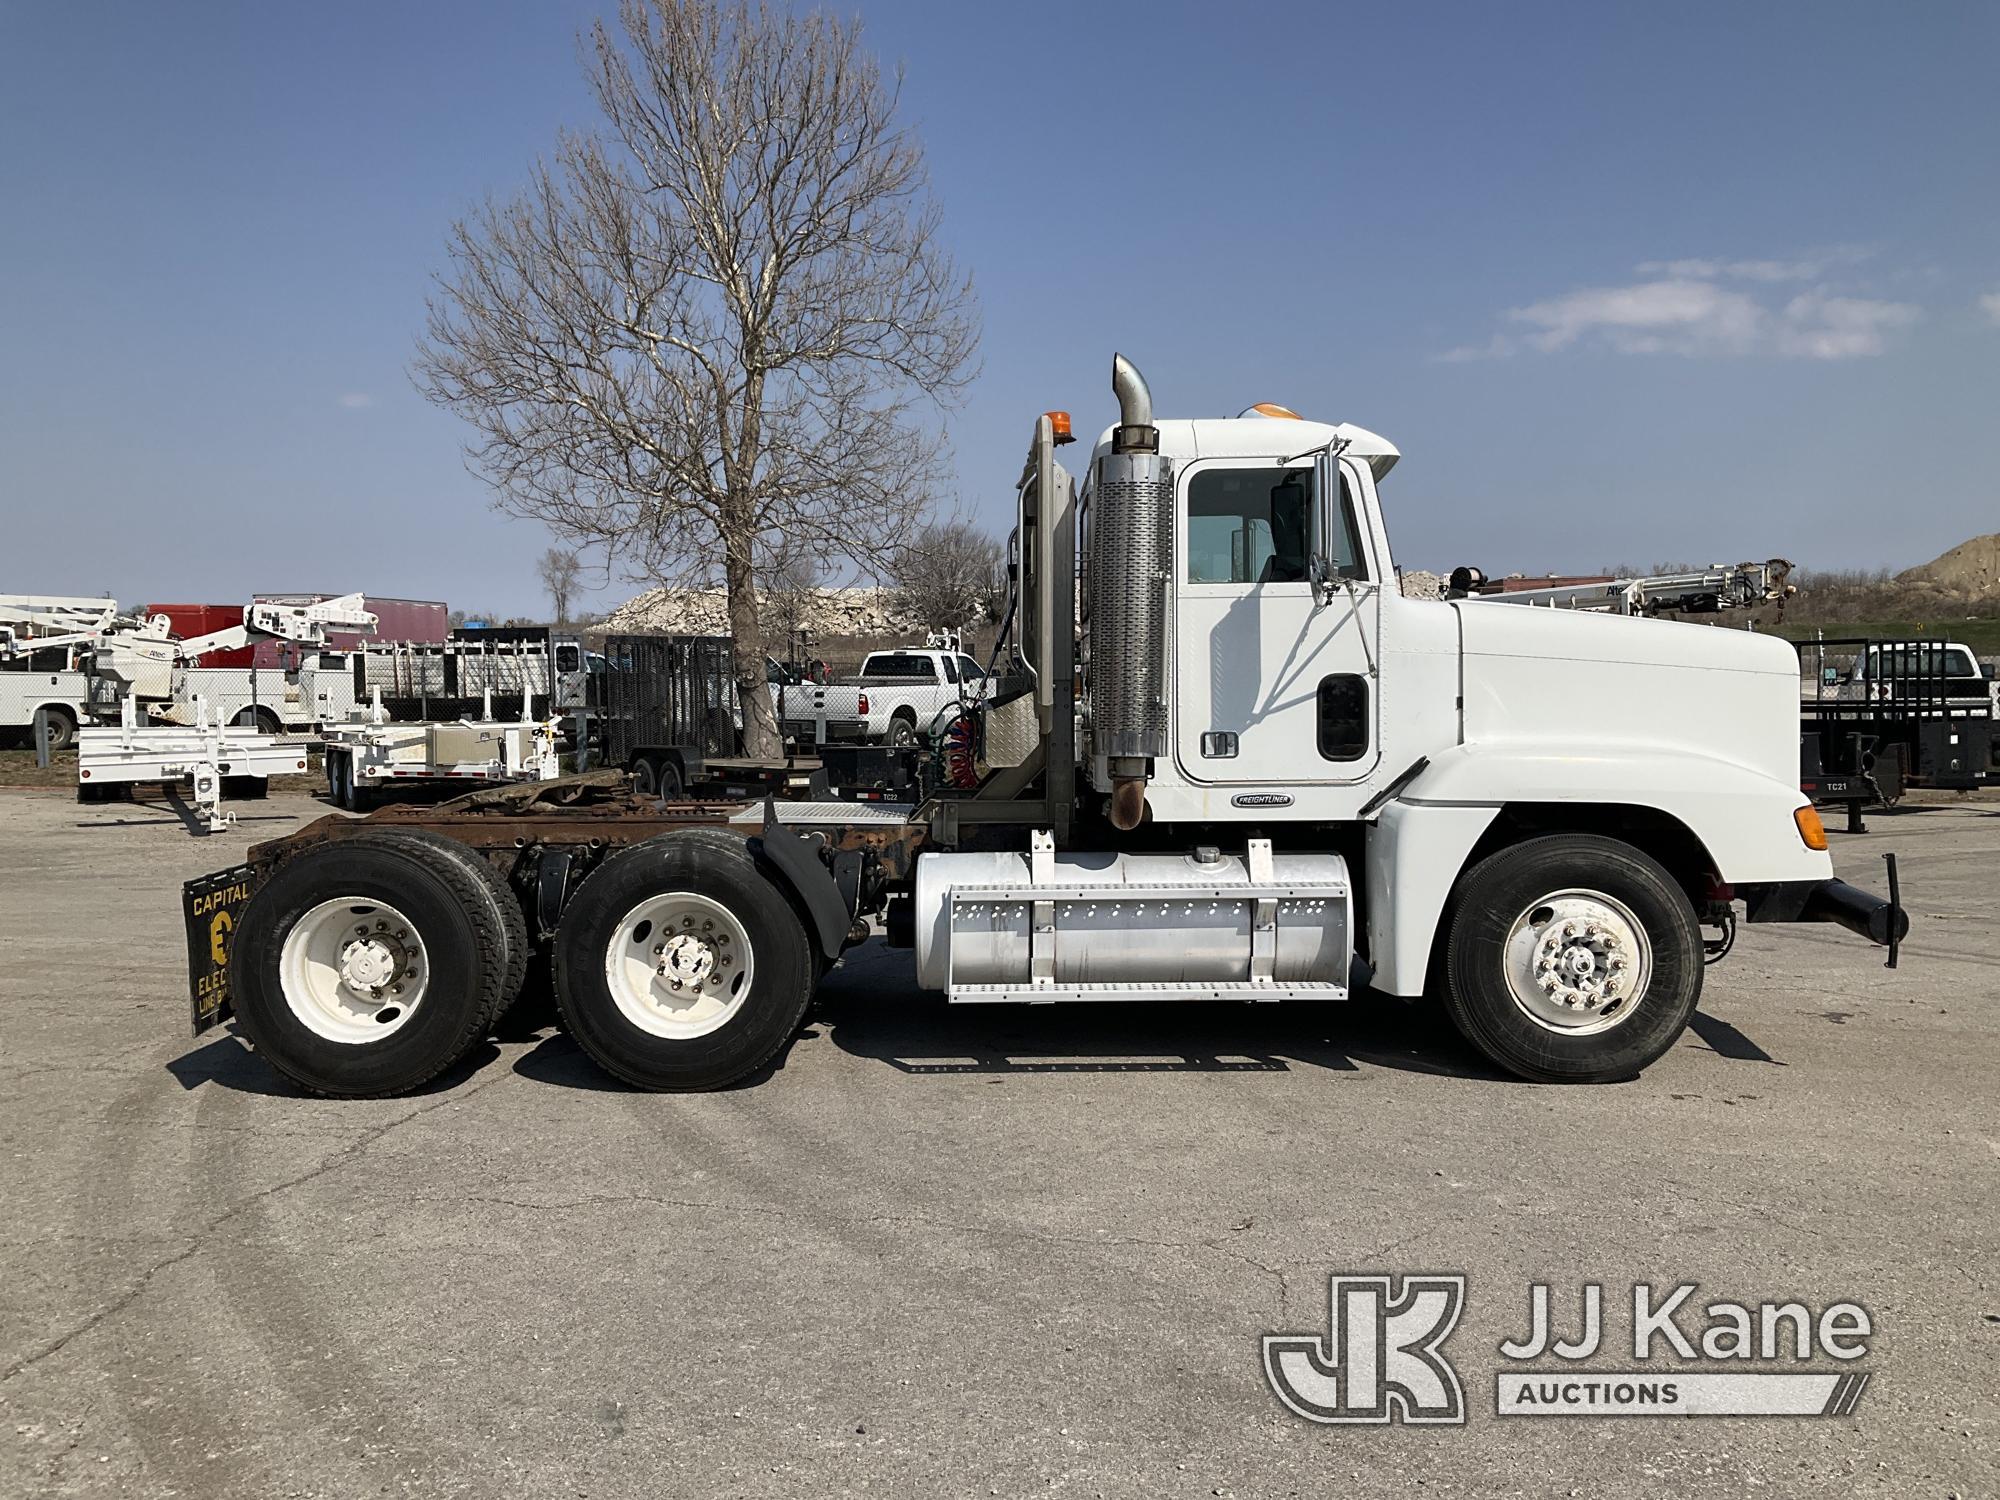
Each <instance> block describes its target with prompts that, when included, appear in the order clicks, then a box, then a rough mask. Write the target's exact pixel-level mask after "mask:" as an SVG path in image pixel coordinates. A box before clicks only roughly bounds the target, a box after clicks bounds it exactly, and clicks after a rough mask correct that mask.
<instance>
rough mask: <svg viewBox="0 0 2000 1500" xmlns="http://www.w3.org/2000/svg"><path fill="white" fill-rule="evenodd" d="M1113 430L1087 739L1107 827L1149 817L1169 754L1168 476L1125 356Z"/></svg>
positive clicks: (1102, 503) (1093, 566)
mask: <svg viewBox="0 0 2000 1500" xmlns="http://www.w3.org/2000/svg"><path fill="white" fill-rule="evenodd" d="M1111 390H1112V394H1113V395H1115V396H1116V397H1117V398H1118V426H1117V427H1115V428H1114V429H1113V430H1112V434H1111V451H1110V452H1109V453H1108V454H1106V455H1105V456H1104V457H1103V458H1101V459H1099V460H1098V463H1097V483H1096V486H1095V499H1094V502H1093V503H1094V505H1095V507H1096V512H1097V513H1096V519H1095V521H1094V522H1093V528H1092V537H1091V557H1090V600H1091V604H1090V608H1091V622H1090V631H1091V640H1090V648H1091V649H1090V659H1091V680H1092V688H1091V735H1092V741H1093V748H1094V750H1095V751H1096V753H1097V754H1099V755H1101V756H1103V757H1104V758H1105V770H1106V772H1107V773H1108V775H1109V776H1110V778H1111V824H1112V826H1113V827H1114V828H1118V829H1121V830H1130V829H1133V828H1137V827H1138V826H1139V823H1140V821H1141V820H1142V819H1143V818H1144V817H1145V814H1146V780H1147V778H1148V777H1149V776H1150V775H1151V774H1152V767H1151V764H1150V762H1151V761H1153V760H1154V759H1156V758H1158V757H1160V756H1164V755H1166V754H1167V694H1166V645H1167V590H1168V588H1169V586H1170V583H1171V578H1172V561H1173V506H1174V482H1173V471H1172V469H1171V468H1169V467H1168V465H1167V463H1166V461H1165V460H1164V459H1162V458H1161V457H1160V429H1159V428H1158V427H1156V426H1154V425H1153V393H1152V391H1151V390H1150V389H1149V388H1148V387H1147V385H1146V377H1145V376H1143V375H1141V374H1140V373H1139V369H1138V366H1136V365H1134V364H1133V363H1132V361H1130V360H1129V359H1127V358H1125V356H1124V355H1122V354H1118V355H1113V356H1112V360H1111Z"/></svg>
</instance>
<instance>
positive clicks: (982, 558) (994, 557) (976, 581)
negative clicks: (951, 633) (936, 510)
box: [890, 521, 1007, 630]
mask: <svg viewBox="0 0 2000 1500" xmlns="http://www.w3.org/2000/svg"><path fill="white" fill-rule="evenodd" d="M890 577H891V579H892V580H893V581H894V586H895V600H896V607H897V610H898V611H899V612H900V613H901V614H903V615H905V616H906V617H908V619H909V620H910V621H911V622H912V623H914V624H922V625H927V626H935V627H937V628H939V629H959V630H962V629H964V628H965V627H966V626H968V625H977V624H979V623H980V622H981V621H982V620H986V619H991V618H993V617H994V616H995V615H996V614H997V612H998V609H999V606H1000V604H1001V603H1002V602H1003V601H1004V600H1005V598H1006V591H1007V570H1006V563H1005V559H1004V557H1003V555H1002V552H1001V547H1000V543H999V542H997V541H995V540H994V539H993V538H992V537H990V536H988V535H986V533H985V532H983V531H981V530H979V529H978V528H977V527H975V526H973V525H972V524H971V523H969V522H966V521H949V522H937V523H933V524H931V525H929V526H926V527H924V528H923V529H922V530H921V531H919V532H918V533H917V534H916V536H915V537H913V538H912V539H911V540H910V542H909V543H908V544H907V545H906V546H904V547H903V548H902V549H901V551H900V552H899V553H898V554H897V556H896V559H895V561H894V563H893V564H892V565H891V567H890Z"/></svg>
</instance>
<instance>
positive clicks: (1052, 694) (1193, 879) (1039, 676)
mask: <svg viewBox="0 0 2000 1500" xmlns="http://www.w3.org/2000/svg"><path fill="white" fill-rule="evenodd" d="M1113 388H1114V390H1115V392H1116V394H1117V397H1118V403H1119V415H1118V420H1117V422H1116V423H1115V424H1114V425H1113V426H1111V427H1110V428H1109V429H1107V430H1106V431H1105V432H1104V433H1103V435H1102V436H1101V437H1100V438H1099V439H1098V441H1097V443H1096V445H1095V447H1094V450H1093V451H1092V453H1091V455H1090V458H1089V462H1088V464H1087V465H1086V466H1085V467H1084V479H1083V484H1082V487H1081V489H1080V490H1079V489H1078V487H1077V486H1076V484H1075V483H1074V482H1073V481H1072V478H1071V475H1070V474H1069V472H1068V471H1067V470H1066V469H1065V467H1064V466H1063V464H1062V463H1061V462H1060V461H1059V455H1060V449H1061V445H1062V444H1064V443H1065V442H1067V440H1068V438H1069V420H1068V417H1067V416H1066V415H1063V414H1060V413H1050V414H1045V415H1044V416H1043V417H1041V418H1040V419H1039V420H1038V421H1037V422H1036V424H1035V430H1034V435H1033V439H1032V442H1031V444H1030V447H1029V451H1028V459H1027V464H1026V468H1025V470H1024V472H1023V475H1022V478H1021V481H1020V484H1019V487H1018V490H1017V497H1016V522H1017V532H1016V548H1017V550H1016V556H1017V558H1018V564H1017V566H1016V568H1015V570H1014V590H1015V598H1014V607H1013V608H1011V609H1010V611H1009V616H1010V620H1011V622H1012V623H1011V627H1010V628H1011V629H1012V631H1013V632H1014V633H1015V640H1014V642H1013V644H1015V645H1018V647H1019V654H1020V658H1021V661H1022V663H1023V665H1024V668H1025V670H1026V672H1027V673H1028V674H1029V687H1028V691H1026V692H1023V693H1020V694H1018V695H1017V696H1013V697H1010V698H1008V699H1006V700H1005V701H1004V702H1000V701H999V700H998V699H997V698H996V699H995V700H994V704H993V706H989V707H987V708H986V709H984V710H983V713H984V717H985V720H986V725H985V730H986V732H985V735H984V743H985V746H986V750H985V754H984V756H983V758H982V760H981V761H980V762H979V764H978V771H979V774H978V777H977V780H976V784H975V785H973V786H971V787H967V788H958V787H949V786H947V787H942V788H939V789H937V790H933V791H930V792H929V793H927V794H925V795H924V796H923V797H922V799H921V800H919V801H915V802H903V803H880V802H878V803H873V804H868V805H861V804H857V803H855V802H851V801H845V800H838V799H828V798H824V797H818V798H812V799H807V800H795V801H794V800H786V799H784V798H781V797H779V796H777V795H772V796H769V797H767V798H765V799H764V800H763V801H762V803H761V805H760V804H757V803H741V804H732V803H727V802H716V801H703V800H698V799H697V800H688V799H676V800H673V801H668V800H665V799H662V798H659V797H657V796H655V797H645V796H640V795H635V794H634V793H633V791H632V790H631V786H630V783H629V781H628V780H626V779H625V778H623V777H622V776H618V775H616V774H614V773H600V774H599V775H597V776H593V777H584V778H578V779H573V780H558V781H554V782H544V783H541V784H539V785H536V786H532V787H520V788H506V789H498V790H494V791H489V792H485V793H480V794H476V795H474V796H473V797H469V798H465V799H461V800H459V801H457V802H453V803H446V804H443V805H442V806H437V807H430V808H422V809H417V808H399V809H392V810H386V811H383V812H380V813H377V814H375V815H374V816H373V817H370V818H365V819H358V820H349V819H344V818H333V819H322V820H321V821H319V822H317V823H314V824H311V825H309V826H308V827H306V828H304V829H301V830H299V831H297V832H296V833H293V834H291V835H289V836H287V837H285V838H281V839H277V840H273V841H271V842H268V843H264V844H261V845H258V846H256V847H254V848H253V849H252V850H251V851H250V854H249V858H248V860H247V862H246V863H244V864H242V865H238V866H236V867H233V868H231V869H228V870H223V871H220V872H218V873H217V874H215V875H212V876H209V877H206V878H205V879H203V880H199V881H196V882H193V883H192V884H190V885H189V886H188V887H187V892H186V898H187V912H186V915H187V922H188V928H189V952H190V955H191V964H192V969H193V973H192V976H191V983H192V988H193V993H194V1001H195V1015H196V1024H197V1027H200V1026H205V1025H208V1024H212V1023H213V1022H214V1021H216V1020H217V1019H219V1018H220V1017H221V1016H222V1015H223V1014H224V1013H226V1012H230V1011H233V1013H234V1015H235V1018H236V1021H237V1024H238V1026H239V1028H240V1031H241V1033H242V1035H244V1036H245V1037H247V1038H248V1039H249V1041H250V1042H251V1044H252V1045H253V1046H254V1047H255V1048H256V1050H257V1051H258V1052H259V1053H260V1054H261V1055H262V1056H263V1057H264V1058H266V1059H267V1060H268V1061H269V1062H270V1063H271V1065H272V1066H274V1067H275V1068H277V1069H278V1070H279V1071H281V1072H283V1073H285V1074H286V1075H287V1076H289V1077H291V1078H292V1079H294V1080H296V1081H297V1082H299V1083H300V1084H302V1085H304V1086H306V1087H308V1088H311V1089H316V1090H320V1091H322V1092H326V1093H332V1094H348V1095H355V1094H361V1095H367V1094H385V1093H394V1092H397V1091H401V1090H407V1089H410V1088H413V1087H416V1086H417V1085H419V1084H421V1083H422V1082H424V1081H425V1080H426V1079H428V1078H430V1077H432V1076H433V1075H435V1074H436V1073H437V1072H438V1071H440V1070H441V1069H443V1068H445V1067H447V1066H449V1065H450V1063H451V1062H452V1061H453V1060H455V1059H456V1058H458V1057H460V1056H461V1055H463V1054H464V1053H465V1052H466V1050H467V1049H468V1048H469V1047H471V1046H472V1045H473V1043H474V1042H475V1041H476V1040H477V1039H478V1038H480V1037H482V1036H484V1035H485V1034H486V1031H487V1029H488V1028H489V1027H490V1026H491V1025H492V1024H493V1022H494V1019H495V1017H496V1016H497V1015H498V1014H499V1013H500V1012H501V1011H502V1010H503V1009H504V1008H505V1007H506V1006H507V1005H508V1004H509V1003H510V1002H511V1001H512V999H513V997H514V995H515V993H516V992H517V991H518V990H519V988H520V986H521V984H522V979H523V975H524V973H525V972H526V970H527V967H528V960H529V957H530V954H531V952H532V951H533V950H534V949H536V948H543V949H546V950H548V957H549V965H550V969H551V972H552V974H553V979H554V985H555V991H556V998H557V1001H558V1004H559V1007H560V1010H561V1014H562V1018H563V1021H564V1024H565V1025H566V1026H567V1028H568V1029H569V1032H570V1034H571V1035H572V1036H573V1037H574V1039H575V1040H576V1042H577V1044H578V1045H579V1046H580V1047H582V1048H583V1050H584V1051H585V1052H586V1053H588V1054H589V1055H590V1056H591V1057H592V1058H593V1059H595V1060H596V1061H597V1062H598V1063H599V1064H600V1065H601V1066H602V1067H603V1068H605V1069H606V1070H607V1071H608V1072H610V1073H612V1074H614V1075H616V1076H617V1077H619V1078H622V1079H625V1080H626V1081H628V1082H630V1083H634V1084H637V1085H639V1086H641V1087H645V1088H655V1089H704V1088H714V1087H718V1086H720V1085H723V1084H727V1083H730V1082H732V1081H734V1080H736V1079H740V1078H742V1077H744V1076H745V1075H747V1074H750V1073H752V1072H753V1071H755V1070H756V1069H758V1068H759V1067H760V1066H762V1065H763V1064H764V1063H765V1062H767V1061H768V1060H769V1059H770V1058H771V1057H772V1056H773V1055H774V1054H775V1053H776V1052H777V1051H778V1050H779V1049H780V1048H781V1047H783V1046H784V1045H785V1043H786V1041H787V1040H788V1039H789V1038H790V1037H791V1036H792V1035H793V1034H794V1033H795V1032H796V1030H797V1028H798V1026H799V1024H800V1021H801V1018H802V1017H803V1015H804V1013H805V1009H806V1006H807V1003H808V1002H809V1000H810V998H811V995H812V992H813V988H814V986H815V985H816V984H817V982H818V980H819V978H820V976H821V975H822V974H823V973H824V972H825V971H826V969H827V968H828V966H830V965H832V964H835V963H837V962H839V960H840V957H841V954H842V952H843V951H844V950H845V949H846V948H847V947H848V946H850V945H851V944H853V943H856V942H859V941H861V940H862V939H863V938H864V937H865V936H866V935H867V934H868V933H869V932H870V931H871V930H872V925H873V924H874V923H875V922H877V921H878V920H879V921H880V922H881V923H882V924H883V925H884V926H886V929H887V934H888V939H889V941H890V942H891V943H893V944H898V945H901V946H905V947H909V948H911V949H913V950H914V960H915V967H916V974H917V977H918V979H919V980H920V981H921V983H922V984H923V985H924V986H926V987H928V988H931V989H934V990H939V991H942V992H943V993H944V995H945V996H946V997H947V998H948V999H949V1000H950V1001H951V1002H952V1003H955V1004H982V1003H995V1002H1003V1003H1015V1004H1020V1003H1026V1004H1041V1003H1072V1002H1081V1003H1092V1002H1103V1001H1120V1002H1123V1001H1138V1002H1163V1001H1174V1000H1198V1001H1223V1000H1230V1001H1250V1002H1259V1003H1261V1002H1275V1003H1287V1004H1314V1003H1319V1002H1328V1001H1339V1000H1344V999H1346V998H1347V997H1348V996H1349V995H1350V994H1351V993H1352V992H1353V990H1354V988H1355V987H1356V986H1357V985H1358V984H1360V983H1362V982H1364V980H1365V981H1366V982H1367V983H1370V984H1372V985H1373V986H1374V987H1375V988H1376V989H1377V990H1379V991H1382V992H1385V993H1387V994H1391V995H1401V996H1409V997H1417V996H1422V995H1425V994H1426V993H1429V994H1431V995H1433V996H1435V998H1436V999H1437V1000H1438V1001H1439V1002H1440V1003H1441V1005H1442V1008H1443V1010H1444V1011H1445V1013H1446V1014H1448V1015H1449V1016H1450V1017H1451V1019H1452V1020H1453V1021H1454V1022H1455V1023H1456V1024H1457V1026H1458V1027H1459V1029H1460V1030H1461V1031H1462V1032H1463V1033H1464V1034H1465V1036H1466V1037H1467V1038H1468V1039H1469V1040H1470V1041H1471V1042H1472V1043H1473V1044H1474V1045H1475V1046H1477V1047H1478V1048H1479V1049H1480V1050H1481V1051H1482V1052H1483V1053H1485V1055H1486V1056H1487V1057H1489V1058H1491V1059H1492V1060H1493V1061H1494V1062H1495V1063H1496V1064H1498V1065H1499V1066H1501V1067H1503V1068H1505V1069H1507V1070H1509V1071H1511V1072H1513V1073H1515V1074H1517V1075H1519V1076H1521V1077H1525V1078H1532V1079H1542V1080H1549V1081H1592V1080H1602V1079H1614V1078H1623V1077H1627V1076H1630V1075H1631V1074H1632V1073H1634V1072H1636V1071H1637V1070H1639V1069H1641V1068H1643V1067H1645V1066H1646V1065H1647V1064H1648V1063H1650V1062H1651V1061H1653V1060H1654V1059H1655V1058H1657V1057H1658V1056H1660V1054H1661V1053H1663V1052H1664V1051H1665V1050H1666V1049H1667V1048H1668V1047H1670V1046H1672V1045H1673V1044H1674V1042H1675V1040H1676V1038H1678V1037H1679V1036H1680V1034H1681V1032H1682V1029H1683V1028H1684V1027H1685V1026H1686V1024H1687V1022H1688V1019H1689V1017H1690V1015H1691V1014H1692V1013H1693V1011H1694V1008H1695V1005H1696V1002H1697V1001H1698V1000H1699V998H1700V994H1701V984H1702V976H1703V972H1704V959H1705V958H1706V957H1708V956H1709V950H1710V947H1711V945H1712V946H1713V947H1715V948H1717V949H1720V948H1721V947H1723V946H1724V944H1725V941H1726V938H1727V936H1728V934H1729V932H1730V931H1731V930H1732V928H1733V925H1734V922H1735V920H1736V910H1735V905H1734V904H1733V903H1735V902H1738V901H1740V902H1742V903H1743V904H1744V906H1745V908H1746V912H1747V917H1748V920H1750V921H1753V922H1765V921H1830V922H1836V923H1839V924H1841V925H1843V926H1845V927H1848V928H1850V929H1852V930H1853V931H1855V932H1857V933H1859V934H1862V935H1864V936H1866V937H1868V938H1869V939H1871V940H1873V941H1875V942H1877V943H1883V944H1888V945H1890V959H1891V961H1892V962H1893V961H1894V957H1895V948H1894V945H1895V944H1896V943H1897V942H1898V941H1899V940H1900V938H1901V936H1902V934H1903V933H1904V931H1905V929H1906V927H1907V919H1906V917H1905V916H1904V913H1903V912H1902V910H1901V909H1900V905H1899V904H1898V902H1897V901H1896V900H1895V899H1894V890H1895V886H1894V878H1893V866H1892V869H1891V893H1892V894H1891V897H1890V898H1889V899H1884V898H1881V897H1878V896H1874V895H1871V894H1868V893H1866V892H1864V891H1862V890H1859V889H1856V888H1855V887H1853V886H1850V885H1847V884H1845V883H1843V882H1841V881H1839V880H1836V879H1835V878H1834V877H1833V872H1832V867H1831V861H1830V859H1829V857H1828V855H1827V852H1826V839H1825V835H1824V832H1823V831H1822V829H1821V827H1820V824H1819V820H1818V817H1817V815H1816V814H1815V813H1814V812H1813V809H1812V806H1811V804H1810V803H1809V802H1808V801H1807V800H1806V799H1805V798H1804V797H1803V796H1802V795H1801V794H1800V792H1799V790H1798V777H1797V770H1798V762H1797V754H1798V688H1797V682H1798V677H1797V672H1798V666H1797V661H1796V658H1795V657H1794V656H1793V654H1792V651H1791V648H1790V647H1789V646H1787V645H1786V644H1785V643H1784V642H1782V641H1777V640H1772V639H1768V638H1765V637H1760V636H1756V635H1751V634H1746V633H1740V632H1736V631H1721V630H1696V629H1690V628H1688V627H1685V626H1681V625H1676V624H1669V623H1661V622H1652V621H1645V620H1612V619H1603V618H1599V617H1596V616H1593V615H1590V614H1577V613H1571V612H1568V611H1559V610H1540V609H1498V608H1494V607H1493V606H1491V605H1489V604H1479V603H1470V602H1458V603H1450V602H1442V601H1422V600H1416V599H1406V598H1404V597H1403V596H1402V595H1401V593H1400V591H1399V590H1398V589H1397V588H1395V587H1394V586H1393V585H1394V581H1395V579H1396V571H1395V565H1394V560H1393V558H1392V556H1391V553H1390V547H1389V539H1388V531H1387V527H1386V525H1385V522H1384V512H1383V508H1382V503H1381V499H1380V486H1381V484H1382V482H1383V480H1384V479H1385V478H1386V477H1387V476H1388V474H1389V473H1390V470H1391V468H1392V467H1393V466H1394V464H1395V463H1396V461H1397V457H1398V454H1397V450H1396V449H1395V448H1394V447H1393V446H1392V445H1391V444H1389V443H1388V442H1387V441H1385V440H1384V439H1382V438H1381V437H1378V436H1377V435H1375V434H1374V433H1372V432H1368V431H1366V430H1364V429H1362V428H1359V427H1355V426H1351V425H1349V424H1346V423H1318V422H1308V421H1301V420H1297V419H1287V418H1284V417H1279V416H1272V415H1266V414H1260V413H1257V412H1255V411H1254V409H1253V412H1252V413H1250V414H1246V415H1245V416H1243V417H1240V418H1236V419H1226V420H1196V421H1156V420H1155V418H1154V415H1153V406H1152V399H1151V395H1150V393H1149V391H1148V390H1147V387H1146V383H1145V381H1144V380H1143V379H1141V377H1140V375H1139V372H1138V371H1137V370H1136V369H1135V368H1133V366H1132V365H1131V364H1130V363H1129V362H1127V361H1125V360H1124V359H1122V358H1120V359H1118V360H1116V361H1115V362H1114V366H1113ZM1003 644H1004V643H1003ZM1633 702H1644V703H1646V704H1647V705H1648V706H1649V709H1650V711H1649V712H1648V713H1647V714H1645V715H1644V716H1642V717H1634V716H1633V715H1630V714H1626V713H1621V712H1617V711H1615V706H1616V705H1619V704H1628V703H1633ZM996 746H1015V747H1019V748H1018V749H1016V750H1011V751H1009V750H996V749H995V747H996ZM904 753H906V754H915V753H916V752H914V751H910V752H904ZM700 790H701V788H700V786H699V784H696V785H694V786H691V787H690V788H688V791H689V792H690V793H693V794H699V792H700ZM1711 934H1713V935H1712V936H1711Z"/></svg>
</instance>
